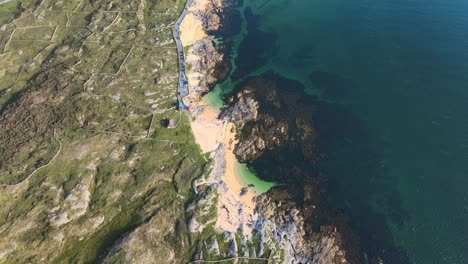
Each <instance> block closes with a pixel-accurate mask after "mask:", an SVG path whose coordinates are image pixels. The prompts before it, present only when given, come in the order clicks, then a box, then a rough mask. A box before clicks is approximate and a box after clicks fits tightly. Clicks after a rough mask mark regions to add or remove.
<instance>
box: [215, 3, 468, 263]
mask: <svg viewBox="0 0 468 264" xmlns="http://www.w3.org/2000/svg"><path fill="white" fill-rule="evenodd" d="M241 9H242V12H243V14H242V19H243V26H242V30H241V33H239V34H238V35H236V36H232V37H231V40H233V43H234V46H233V48H234V52H233V54H232V56H233V62H234V63H236V61H237V62H238V65H234V66H235V67H238V68H239V70H241V72H240V73H239V72H238V73H237V75H238V76H237V77H236V78H242V77H246V76H249V75H251V76H252V75H253V76H255V75H258V74H261V73H262V72H265V71H268V70H273V71H275V72H276V73H278V74H280V75H282V76H284V77H287V78H290V79H294V80H297V81H299V82H301V83H302V84H303V86H304V87H305V90H306V92H307V93H309V94H315V95H318V96H319V98H320V100H322V101H323V102H327V104H326V106H324V107H323V108H321V109H320V110H319V111H318V114H319V117H318V120H317V122H316V123H317V126H318V129H319V131H320V133H321V135H320V147H321V149H322V150H323V151H324V152H325V153H326V154H327V156H328V158H327V160H326V161H324V162H323V164H322V165H321V166H322V168H321V169H322V170H323V171H325V173H326V174H327V176H328V177H330V182H331V186H330V188H329V191H328V194H327V197H328V199H329V201H330V203H331V204H333V205H334V206H336V207H342V208H347V209H349V210H350V211H351V212H352V216H353V221H354V224H355V226H356V229H357V230H358V233H359V234H360V235H362V237H363V238H362V239H363V241H362V244H363V248H364V250H377V251H380V252H381V254H382V255H383V256H384V257H383V259H384V262H385V260H387V262H385V263H393V262H401V263H405V261H406V262H408V260H409V262H414V263H424V264H425V263H451V264H456V263H468V1H466V0H465V1H462V0H380V1H376V0H354V1H348V0H326V1H324V0H245V2H244V4H243V7H242V8H241ZM238 57H241V58H242V57H243V58H242V59H241V60H237V58H238ZM242 61H243V64H242ZM233 86H234V84H233V82H232V81H231V79H228V80H227V81H226V82H225V83H223V84H221V85H219V86H218V88H217V90H216V91H215V92H214V93H213V94H211V95H209V96H208V97H211V99H212V100H213V101H216V100H214V99H213V98H219V95H220V94H223V93H227V92H228V91H230V90H231V89H232V88H233ZM369 237H374V238H375V237H377V238H375V239H373V240H366V239H367V238H369ZM379 241H384V242H382V243H380V242H379ZM385 241H386V242H385ZM388 241H392V243H393V244H394V245H395V246H396V247H397V248H398V249H399V250H400V251H401V255H402V256H405V257H401V258H394V257H393V258H392V257H387V258H386V257H385V250H386V249H385V246H386V245H387V242H388Z"/></svg>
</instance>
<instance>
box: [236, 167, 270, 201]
mask: <svg viewBox="0 0 468 264" xmlns="http://www.w3.org/2000/svg"><path fill="white" fill-rule="evenodd" d="M234 170H235V172H236V174H237V175H238V176H239V180H240V181H241V183H242V184H243V185H245V186H248V185H249V184H253V185H254V187H253V190H254V191H255V193H256V194H262V193H264V192H267V191H268V190H269V189H271V187H273V186H275V185H276V184H275V183H273V182H267V181H264V180H261V179H260V178H258V177H257V176H256V175H255V174H254V173H253V172H252V171H251V170H249V168H247V165H245V164H241V163H238V162H236V164H235V168H234Z"/></svg>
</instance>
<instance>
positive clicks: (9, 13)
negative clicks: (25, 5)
mask: <svg viewBox="0 0 468 264" xmlns="http://www.w3.org/2000/svg"><path fill="white" fill-rule="evenodd" d="M19 7H20V5H19V3H18V2H16V1H14V2H10V3H8V4H4V5H0V25H3V24H6V23H8V22H9V21H10V20H12V19H14V18H15V17H16V16H17V15H18V14H19V13H20V9H19Z"/></svg>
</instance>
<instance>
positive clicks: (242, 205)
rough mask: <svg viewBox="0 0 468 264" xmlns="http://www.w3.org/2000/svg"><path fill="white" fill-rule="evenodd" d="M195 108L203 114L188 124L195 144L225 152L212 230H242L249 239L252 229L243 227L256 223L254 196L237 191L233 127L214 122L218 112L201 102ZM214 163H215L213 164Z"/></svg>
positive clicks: (224, 123)
mask: <svg viewBox="0 0 468 264" xmlns="http://www.w3.org/2000/svg"><path fill="white" fill-rule="evenodd" d="M197 105H198V107H200V108H202V109H203V111H202V112H201V113H200V114H199V115H197V117H196V119H195V121H193V122H192V131H193V134H194V135H195V139H196V142H197V143H198V144H199V145H200V147H201V148H202V150H203V151H204V152H211V151H214V150H215V149H216V148H217V147H218V146H219V144H223V145H224V150H225V151H224V154H225V156H224V158H225V161H226V170H225V172H224V175H223V177H222V180H223V182H224V183H225V185H224V186H222V187H221V188H220V189H219V192H218V219H217V221H216V225H215V228H217V229H219V230H224V231H230V232H237V230H238V229H239V227H241V226H243V233H244V235H246V236H250V235H251V233H252V228H250V227H248V226H247V224H248V223H252V222H254V221H255V220H256V215H255V214H254V209H255V202H254V201H253V199H254V197H255V193H254V192H253V190H252V189H251V188H249V191H248V192H247V193H246V194H245V195H243V196H240V192H241V189H242V188H243V187H246V186H245V185H244V184H242V182H241V181H240V179H239V175H238V174H237V170H236V168H235V166H236V163H237V159H236V156H235V155H234V153H233V148H234V146H235V144H236V143H237V140H236V139H235V130H234V129H233V128H234V124H233V123H229V122H227V121H221V120H219V119H217V116H218V114H219V110H217V109H215V108H213V107H212V106H210V105H208V104H206V103H205V102H203V101H201V102H198V103H197ZM215 162H217V161H216V160H215ZM208 183H210V182H208ZM223 187H225V188H223Z"/></svg>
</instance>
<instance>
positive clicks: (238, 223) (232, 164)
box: [180, 0, 260, 237]
mask: <svg viewBox="0 0 468 264" xmlns="http://www.w3.org/2000/svg"><path fill="white" fill-rule="evenodd" d="M211 4H212V2H211V1H210V0H195V1H194V2H193V3H192V5H191V6H190V8H189V12H188V13H187V15H186V17H185V19H184V20H183V22H182V24H181V30H180V31H181V41H182V45H183V46H184V49H185V48H186V47H189V48H188V50H187V54H186V58H187V63H188V64H191V65H199V64H200V62H201V61H203V60H204V59H205V58H204V57H203V56H204V55H205V56H206V54H199V53H198V52H195V51H193V49H194V47H196V46H197V45H206V44H207V43H211V41H212V39H213V37H212V36H209V35H208V34H207V33H206V32H205V31H204V28H203V21H202V19H201V17H202V16H200V14H205V13H206V12H208V11H209V9H210V8H211V7H210V5H211ZM219 6H220V5H218V6H217V7H218V8H219ZM214 20H215V23H219V18H218V19H214ZM218 26H219V25H218ZM209 49H210V48H206V47H204V51H205V52H209ZM194 68H195V69H196V67H193V66H192V67H191V69H189V70H188V71H187V77H188V80H189V95H188V96H187V97H185V98H184V103H185V104H186V105H190V108H191V109H192V110H191V114H192V116H193V117H194V118H195V120H193V121H192V122H191V128H192V132H193V134H194V136H195V140H196V142H197V144H199V145H200V148H201V149H202V151H203V152H204V153H211V157H212V158H213V160H214V163H215V165H214V166H215V167H216V166H218V169H217V170H216V171H217V172H218V173H216V174H222V175H210V177H209V179H208V180H207V184H209V185H217V186H218V187H217V189H218V203H217V220H216V223H215V229H218V230H222V231H229V232H232V233H236V232H237V231H238V230H239V229H241V230H242V232H243V234H244V235H245V236H246V237H250V236H251V234H252V230H253V226H254V223H255V221H256V219H257V216H256V213H255V207H256V202H255V201H254V198H255V197H256V196H257V195H260V193H258V194H257V193H256V192H255V191H254V190H252V188H247V192H245V194H243V195H240V194H241V192H242V189H243V188H244V187H247V186H244V183H243V182H242V180H241V178H242V177H240V176H239V174H238V173H239V171H238V170H237V168H236V166H237V164H238V162H237V159H236V157H235V155H234V153H233V148H234V146H235V145H236V143H237V140H236V138H235V137H236V133H235V131H236V129H235V127H234V126H235V125H234V123H231V122H228V121H226V120H221V119H219V118H218V117H219V115H220V112H221V110H220V109H216V108H215V107H213V106H211V105H210V104H209V103H208V102H207V101H206V100H204V99H203V98H202V95H203V93H202V92H201V91H203V92H206V91H207V89H208V87H202V86H203V85H205V86H206V83H203V81H202V78H201V77H202V76H203V74H204V72H203V71H197V70H194ZM205 73H206V72H205ZM212 174H215V173H212Z"/></svg>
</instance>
